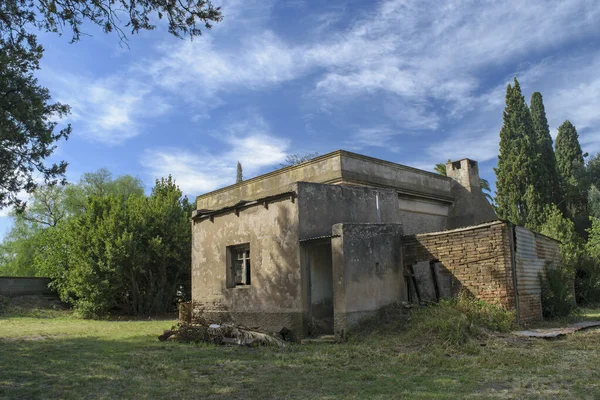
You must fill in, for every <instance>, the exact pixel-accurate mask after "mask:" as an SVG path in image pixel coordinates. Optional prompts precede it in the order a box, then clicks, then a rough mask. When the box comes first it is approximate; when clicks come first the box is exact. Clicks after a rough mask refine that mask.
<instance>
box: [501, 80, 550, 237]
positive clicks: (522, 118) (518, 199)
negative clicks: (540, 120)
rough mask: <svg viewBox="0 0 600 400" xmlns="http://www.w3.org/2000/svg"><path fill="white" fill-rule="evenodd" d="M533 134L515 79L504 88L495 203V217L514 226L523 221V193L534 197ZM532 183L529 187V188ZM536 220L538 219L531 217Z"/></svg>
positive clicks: (525, 214)
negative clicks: (512, 223) (504, 100)
mask: <svg viewBox="0 0 600 400" xmlns="http://www.w3.org/2000/svg"><path fill="white" fill-rule="evenodd" d="M535 154H536V149H535V136H534V130H533V124H532V122H531V115H530V112H529V108H528V107H527V104H526V103H525V98H524V97H523V95H522V94H521V87H520V85H519V82H518V81H517V79H516V78H515V79H514V86H512V87H511V85H510V84H509V85H508V86H507V88H506V107H505V108H504V114H503V125H502V129H501V130H500V154H499V155H498V167H497V168H495V169H494V170H495V172H496V205H497V213H498V216H499V217H500V218H502V219H508V220H510V221H511V222H514V223H515V224H518V225H525V224H527V221H528V218H529V220H531V219H532V217H531V216H530V217H528V209H527V206H528V205H527V201H526V198H525V196H526V193H527V191H528V190H529V192H530V193H529V195H528V197H529V198H530V199H534V198H538V197H537V194H534V193H531V191H535V190H536V186H535V181H536V171H535V159H536V156H535ZM530 186H532V187H533V188H529V187H530ZM535 219H539V218H537V217H536V218H535Z"/></svg>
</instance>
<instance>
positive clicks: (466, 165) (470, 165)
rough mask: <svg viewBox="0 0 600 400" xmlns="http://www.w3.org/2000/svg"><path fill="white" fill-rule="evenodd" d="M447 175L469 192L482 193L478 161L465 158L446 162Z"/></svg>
mask: <svg viewBox="0 0 600 400" xmlns="http://www.w3.org/2000/svg"><path fill="white" fill-rule="evenodd" d="M446 175H447V176H448V177H450V178H452V179H454V180H455V181H456V182H458V183H459V184H460V185H461V186H463V187H464V188H465V189H467V190H468V191H469V192H471V193H473V192H475V193H481V185H480V183H479V167H478V166H477V161H474V160H470V159H468V158H463V159H462V160H458V161H452V162H449V163H448V164H446Z"/></svg>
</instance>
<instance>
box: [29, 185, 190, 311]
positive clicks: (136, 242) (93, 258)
mask: <svg viewBox="0 0 600 400" xmlns="http://www.w3.org/2000/svg"><path fill="white" fill-rule="evenodd" d="M191 211H192V205H191V204H190V203H189V202H188V200H187V198H185V197H182V193H181V190H180V189H179V188H178V187H177V185H176V184H175V182H174V181H173V179H172V178H171V177H168V178H166V179H165V178H163V179H161V180H157V181H156V185H155V187H154V188H153V189H152V193H151V195H150V196H143V195H142V196H137V195H131V196H129V197H127V198H125V197H123V196H120V195H118V194H114V193H107V194H104V195H101V196H100V195H91V196H90V197H89V198H88V199H87V202H86V207H85V209H84V210H83V211H82V212H81V213H80V214H78V215H76V216H72V217H71V218H68V219H67V220H66V221H64V222H62V223H60V224H58V225H57V226H56V227H52V228H48V229H44V230H43V235H42V237H41V240H39V241H38V251H37V252H36V256H35V266H36V269H37V270H39V271H43V273H44V275H46V276H49V277H50V278H52V279H53V282H52V285H53V286H54V288H55V289H56V290H57V292H58V294H59V296H60V297H61V299H62V300H63V301H65V302H67V303H70V304H72V305H73V306H74V308H75V310H76V311H77V312H78V313H79V314H80V315H81V316H84V317H98V316H102V315H105V314H107V313H109V312H111V311H113V310H116V311H119V312H124V313H127V314H132V315H140V314H145V315H148V314H155V313H164V312H166V311H168V310H171V309H172V308H173V306H174V303H175V301H176V299H177V297H178V296H180V294H181V293H186V292H189V289H190V287H189V286H190V284H189V281H190V269H189V265H190V263H191V259H190V257H191V248H190V246H191V229H190V225H189V215H190V213H191Z"/></svg>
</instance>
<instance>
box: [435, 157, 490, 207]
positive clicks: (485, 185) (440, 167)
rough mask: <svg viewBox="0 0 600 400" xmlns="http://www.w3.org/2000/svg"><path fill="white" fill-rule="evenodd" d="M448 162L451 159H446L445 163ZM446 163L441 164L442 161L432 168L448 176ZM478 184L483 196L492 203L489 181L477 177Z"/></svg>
mask: <svg viewBox="0 0 600 400" xmlns="http://www.w3.org/2000/svg"><path fill="white" fill-rule="evenodd" d="M450 162H452V160H448V162H447V163H446V164H448V163H450ZM446 164H442V163H438V164H435V167H434V168H433V170H434V171H435V172H437V173H438V174H440V175H444V176H448V175H447V173H446ZM479 186H480V187H481V192H482V193H483V195H484V196H485V198H486V199H487V200H488V201H489V202H490V203H492V204H493V203H494V199H493V198H492V195H491V194H490V193H491V192H492V189H491V187H490V183H489V182H488V180H487V179H483V178H479Z"/></svg>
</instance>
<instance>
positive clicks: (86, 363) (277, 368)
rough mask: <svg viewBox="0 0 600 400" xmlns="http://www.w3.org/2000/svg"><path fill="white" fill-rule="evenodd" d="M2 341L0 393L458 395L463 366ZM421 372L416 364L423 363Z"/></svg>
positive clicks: (342, 349)
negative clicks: (440, 368)
mask: <svg viewBox="0 0 600 400" xmlns="http://www.w3.org/2000/svg"><path fill="white" fill-rule="evenodd" d="M40 339H42V340H11V341H7V340H4V341H0V365H2V374H1V375H0V398H11V399H12V398H14V399H41V398H44V399H45V398H61V399H62V398H64V399H86V398H88V399H97V398H209V399H255V398H256V399H264V398H292V399H305V398H326V397H327V398H372V397H378V398H393V397H397V396H399V395H402V393H405V394H406V393H412V397H414V398H431V397H436V398H454V397H453V396H451V395H450V394H451V393H453V391H452V390H450V391H449V389H454V390H455V391H454V393H456V392H457V391H458V392H463V393H468V392H469V390H470V388H472V385H475V384H476V380H473V381H472V382H469V381H465V380H464V378H461V375H462V371H461V369H460V368H458V366H457V368H456V370H455V371H454V372H453V373H450V375H449V374H448V373H439V374H436V375H435V376H430V375H424V374H423V373H422V368H423V367H424V366H425V365H426V364H427V363H426V364H425V365H424V364H414V363H413V364H411V363H408V364H405V363H400V362H399V360H398V359H397V358H395V357H388V358H387V359H386V360H382V354H381V353H380V352H379V351H378V350H377V349H372V348H369V347H356V346H351V345H324V346H319V345H316V346H309V347H307V346H299V345H292V346H290V347H289V348H287V349H285V350H276V349H271V348H242V347H217V346H213V345H191V344H178V343H170V342H165V343H161V342H158V341H155V339H154V338H150V337H148V336H140V337H134V338H131V339H123V340H111V339H110V338H108V339H107V338H95V337H86V338H60V337H56V338H45V339H44V338H40ZM420 371H421V372H420Z"/></svg>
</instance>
